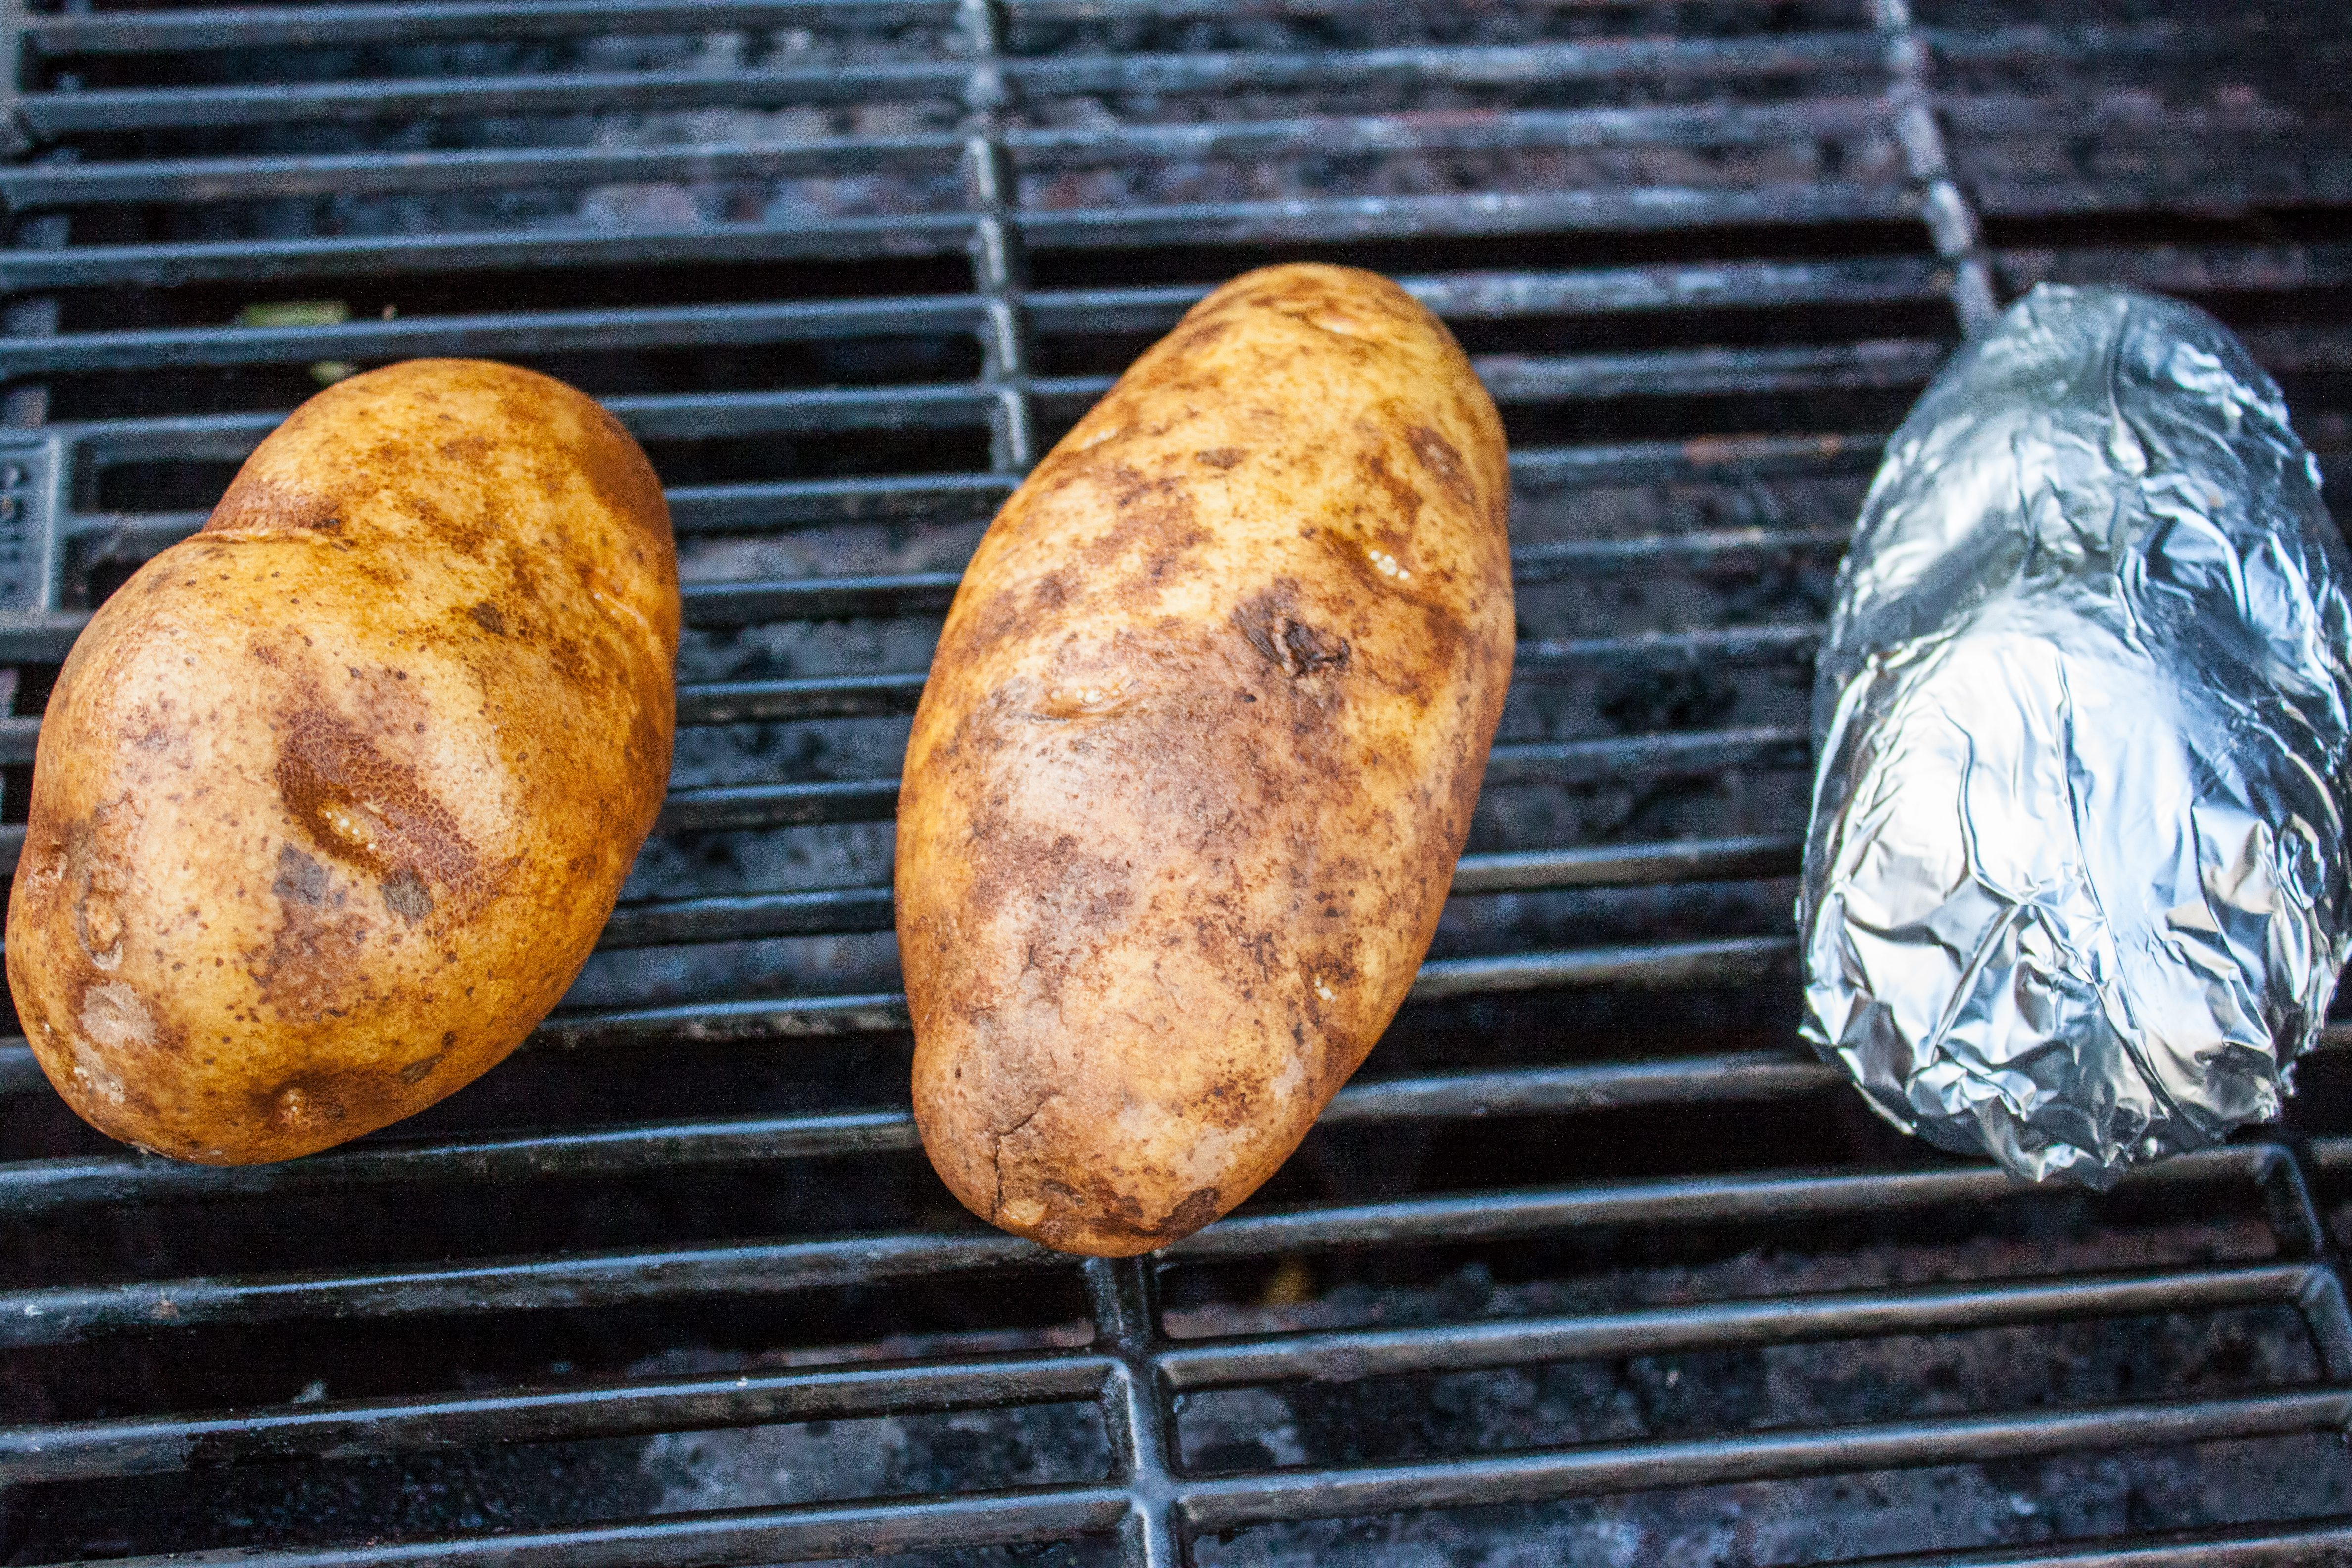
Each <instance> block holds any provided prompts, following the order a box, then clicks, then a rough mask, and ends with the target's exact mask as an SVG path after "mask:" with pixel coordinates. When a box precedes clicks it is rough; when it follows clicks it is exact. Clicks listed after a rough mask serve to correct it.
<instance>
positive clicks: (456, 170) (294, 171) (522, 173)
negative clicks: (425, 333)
mask: <svg viewBox="0 0 2352 1568" xmlns="http://www.w3.org/2000/svg"><path fill="white" fill-rule="evenodd" d="M1884 127H1885V108H1884V106H1883V105H1882V104H1880V103H1878V102H1877V101H1875V100H1870V99H1859V98H1843V99H1842V98H1821V99H1806V100H1798V101H1796V102H1793V103H1789V104H1762V105H1755V106H1747V107H1742V106H1719V107H1709V108H1706V109H1685V108H1675V107H1656V108H1634V109H1590V110H1499V111H1494V112H1489V113H1484V114H1481V115H1480V116H1478V117H1477V118H1476V119H1475V120H1464V119H1458V118H1452V117H1440V116H1429V117H1417V116H1411V115H1407V116H1396V115H1378V116H1374V115H1336V114H1334V115H1311V116H1302V117H1299V118H1296V119H1286V120H1239V121H1213V122H1208V123H1199V124H1186V123H1178V124H1164V123H1163V124H1142V125H1108V126H1094V125H1088V126H1050V127H1026V126H1007V127H1004V128H1003V129H1002V130H1000V131H999V132H997V137H998V140H999V142H1001V143H1002V144H1003V147H1004V149H1005V151H1006V152H1007V153H1009V154H1011V155H1012V156H1013V159H1014V160H1015V161H1016V162H1017V163H1019V164H1020V165H1021V166H1022V167H1024V168H1031V169H1050V168H1082V167H1088V166H1094V165H1098V164H1106V163H1122V164H1124V163H1150V162H1162V161H1169V162H1172V161H1176V160H1185V161H1191V160H1196V159H1242V158H1270V157H1280V156H1286V155H1320V156H1369V155H1372V154H1387V155H1395V154H1400V153H1467V152H1498V151H1507V150H1512V149H1518V148H1528V147H1541V148H1570V147H1575V148H1597V147H1623V146H1692V147H1722V146H1747V145H1755V144H1758V143H1764V142H1778V141H1782V140H1791V139H1801V138H1811V137H1819V136H1836V135H1853V134H1862V133H1865V132H1875V131H1880V130H1883V129H1884ZM961 154H962V138H961V137H959V136H954V135H914V136H835V137H819V138H814V139H812V140H810V141H807V142H794V143H792V144H789V145H785V146H774V145H769V144H761V143H742V142H699V143H691V144H688V145H685V146H677V147H610V148H606V147H594V148H586V147H583V148H571V147H530V148H497V149H482V150H465V149H454V150H451V151H449V152H446V153H436V154H435V156H434V158H433V160H432V161H431V162H429V163H425V162H420V161H419V160H417V159H416V158H415V157H414V156H412V155H407V154H399V153H320V154H315V155H311V156H281V157H251V158H188V159H171V160H155V161H144V160H130V161H125V162H121V163H103V164H93V165H89V166H76V165H72V164H64V165H41V164H35V165H31V166H26V167H17V168H14V169H7V170H0V197H5V199H6V200H7V201H8V202H9V204H10V205H12V206H16V207H18V208H31V207H43V206H61V205H69V204H71V205H82V204H89V205H101V204H110V203H122V202H174V203H193V202H220V201H235V200H252V199H255V198H258V197H268V196H283V195H328V194H338V195H340V194H343V193H347V192H369V193H377V192H394V191H400V192H412V191H428V190H467V189H475V188H480V187H486V186H488V187H502V188H512V187H519V186H520V187H528V186H534V185H539V186H545V185H563V184H606V183H608V182H613V181H623V180H721V179H778V178H790V177H794V176H799V175H806V174H837V173H848V174H871V173H873V172H875V171H877V170H894V171H895V170H908V171H916V170H926V169H929V170H937V171H941V172H944V171H945V170H946V169H948V168H950V167H952V166H953V165H954V163H955V162H956V160H957V159H958V158H959V157H961Z"/></svg>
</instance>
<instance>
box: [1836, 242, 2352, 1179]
mask: <svg viewBox="0 0 2352 1568" xmlns="http://www.w3.org/2000/svg"><path fill="white" fill-rule="evenodd" d="M2347 571H2352V557H2347V553H2346V551H2345V546H2344V542H2343V539H2342V538H2341V537H2340V536H2339V535H2338V534H2337V532H2336V525H2335V524H2334V523H2333V522H2332V521H2329V518H2328V515H2327V509H2326V505H2325V504H2324V503H2323V501H2322V500H2321V495H2320V474H2319V468H2318V465H2317V464H2316V463H2315V462H2313V460H2312V458H2311V454H2310V452H2309V451H2307V450H2306V449H2305V447H2304V445H2303V443H2302V442H2301V441H2299V440H2297V439H2296V437H2295V434H2294V430H2293V429H2292V428H2291V427H2290V426H2289V425H2288V423H2287V410H2286V405H2285V403H2284V401H2283V400H2282V399H2281V397H2280V395H2279V390H2278V387H2277V386H2276V385H2275V384H2273V382H2272V381H2271V379H2270V377H2269V376H2267V375H2265V374H2263V372H2262V370H2261V368H2260V367H2259V366H2257V365H2256V364H2255V363H2254V362H2253V360H2252V358H2251V357H2250V356H2249V355H2248V354H2247V353H2246V351H2245V348H2244V346H2243V345H2242V344H2241V343H2240V342H2238V341H2237V340H2236V339H2235V338H2233V337H2231V335H2230V333H2229V331H2227V330H2226V329H2225V328H2223V327H2222V326H2221V323H2220V322H2218V321H2214V320H2213V319H2212V318H2211V317H2210V316H2208V315H2206V314H2205V313H2204V312H2203V311H2201V310H2197V309H2195V308H2194V307H2191V306H2189V305H2184V304H2181V303H2179V302H2178V301H2176V300H2166V299H2162V298H2160V297H2158V296H2156V295H2153V294H2148V293H2144V292H2142V291H2140V290H2138V289H2126V288H2086V289H2069V288H2053V287H2043V288H2040V289H2035V290H2034V291H2033V292H2032V294H2030V295H2028V296H2027V297H2026V298H2025V299H2023V300H2020V301H2019V302H2018V303H2017V304H2016V305H2015V306H2013V307H2011V310H2010V311H2009V312H2008V314H2007V315H2006V316H2005V317H2004V318H2003V319H2002V321H2001V322H2000V326H1999V327H1998V328H1996V329H1995V330H1994V331H1991V332H1990V333H1988V334H1986V336H1985V337H1984V338H1983V339H1982V340H1981V341H1979V342H1976V343H1973V344H1971V345H1970V346H1969V347H1968V348H1967V349H1965V350H1964V351H1962V352H1961V353H1959V354H1958V355H1957V356H1956V357H1955V358H1954V359H1953V361H1952V363H1951V364H1950V365H1948V367H1946V369H1945V371H1944V373H1943V374H1941V375H1939V376H1938V377H1937V380H1936V384H1934V385H1933V386H1932V387H1930V388H1929V389H1928V391H1927V395H1926V396H1924V397H1923V398H1921V399H1920V400H1919V405H1918V406H1917V408H1916V409H1915V410H1913V412H1912V414H1911V416H1910V417H1909V418H1908V419H1906V420H1905V421H1904V424H1903V427H1902V428H1901V429H1900V430H1898V431H1896V432H1895V437H1894V439H1893V440H1892V441H1890V442H1889V443H1888V446H1887V453H1886V461H1885V467H1883V468H1881V469H1880V470H1879V474H1878V478H1877V481H1876V482H1875V483H1874V485H1873V486H1872V488H1871V491H1870V497H1869V500H1867V501H1866V502H1865V503H1864V508H1863V514H1862V520H1861V522H1860V523H1859V525H1858V526H1857V528H1856V530H1855V533H1854V543H1853V552H1851V553H1850V554H1849V555H1848V556H1847V558H1846V563H1845V565H1844V567H1843V570H1842V572H1841V574H1840V576H1839V579H1838V591H1837V600H1836V603H1835V605H1834V606H1833V607H1832V613H1831V616H1830V626H1829V636H1828V638H1827V640H1826V642H1825V643H1824V644H1823V647H1822V658H1821V665H1820V670H1819V685H1818V686H1817V687H1816V689H1815V693H1814V709H1813V715H1814V727H1815V733H1816V735H1817V736H1818V737H1819V740H1820V744H1821V769H1820V774H1819V778H1818V782H1817V784H1816V788H1815V796H1814V805H1813V822H1812V832H1811V839H1810V842H1809V844H1808V847H1807V849H1806V853H1805V876H1804V883H1803V892H1802V900H1801V905H1800V908H1799V913H1798V921H1799V924H1800V926H1801V930H1802V933H1803V942H1804V954H1805V970H1806V988H1805V1022H1804V1029H1805V1034H1806V1036H1807V1037H1808V1038H1809V1039H1811V1041H1812V1042H1813V1044H1814V1045H1815V1046H1816V1047H1818V1048H1820V1049H1821V1050H1822V1053H1823V1054H1824V1055H1826V1056H1827V1057H1829V1058H1831V1059H1832V1060H1834V1061H1836V1062H1837V1063H1839V1064H1840V1065H1841V1066H1843V1068H1845V1070H1846V1071H1847V1072H1848V1073H1849V1074H1850V1075H1851V1076H1852V1077H1853V1080H1854V1081H1855V1082H1856V1083H1857V1084H1858V1085H1859V1086H1861V1088H1862V1089H1863V1090H1864V1093H1865V1094H1866V1095H1867V1096H1868V1097H1869V1100H1870V1103H1871V1105H1872V1106H1873V1107H1874V1109H1876V1110H1878V1111H1879V1112H1880V1113H1881V1114H1882V1115H1884V1116H1885V1117H1886V1118H1887V1119H1888V1120H1889V1121H1893V1122H1894V1123H1895V1125H1897V1126H1899V1127H1902V1128H1903V1129H1905V1130H1906V1131H1915V1132H1916V1133H1918V1134H1919V1135H1920V1136H1922V1137H1924V1138H1926V1139H1927V1140H1929V1141H1930V1142H1934V1143H1937V1144H1938V1145H1940V1146H1941V1147H1943V1148H1947V1149H1951V1150H1956V1151H1962V1152H1983V1153H1986V1154H1990V1155H1991V1156H1992V1157H1993V1158H1994V1159H1996V1160H1998V1161H2000V1163H2002V1164H2003V1165H2004V1166H2006V1167H2007V1168H2008V1169H2009V1170H2011V1172H2013V1173H2016V1174H2018V1175H2020V1176H2022V1177H2027V1178H2031V1179H2034V1180H2040V1179H2042V1178H2044V1177H2062V1178H2065V1179H2068V1180H2074V1181H2079V1182H2084V1183H2086V1184H2091V1185H2094V1186H2105V1185H2107V1184H2111V1183H2113V1182H2114V1181H2116V1179H2117V1178H2118V1177H2120V1176H2121V1175H2122V1174H2123V1173H2124V1171H2125V1170H2126V1169H2127V1168H2128V1167H2130V1166H2132V1165H2134V1164H2137V1163H2141V1162H2144V1161H2148V1160H2155V1159H2159V1158H2161V1157H2163V1156H2165V1155H2168V1154H2172V1153H2178V1152H2183V1151H2186V1150H2192V1149H2200V1148H2204V1147H2207V1146H2209V1145H2211V1144H2213V1143H2216V1142H2220V1141H2221V1139H2223V1138H2225V1137H2227V1136H2228V1135H2229V1134H2230V1132H2231V1130H2232V1129H2233V1128H2235V1127H2237V1126H2238V1125H2239V1124H2241V1123H2242V1122H2247V1121H2270V1120H2273V1119H2274V1118H2276V1117H2277V1116H2278V1115H2279V1114H2280V1110H2281V1104H2282V1101H2283V1100H2284V1097H2285V1095H2286V1093H2287V1091H2288V1090H2289V1089H2290V1088H2291V1087H2292V1085H2293V1081H2294V1079H2293V1063H2294V1058H2295V1057H2296V1056H2297V1055H2299V1054H2300V1053H2301V1052H2303V1051H2305V1050H2307V1049H2309V1048H2310V1047H2311V1046H2312V1044H2313V1043H2314V1042H2315V1040H2316V1038H2317V1037H2318V1034H2319V1031H2320V1028H2321V1026H2322V1025H2323V1024H2324V1023H2325V1022H2326V1016H2327V1008H2328V1003H2329V999H2330V998H2331V997H2332V996H2333V995H2334V994H2335V991H2336V975H2337V973H2338V971H2340V970H2341V969H2342V967H2343V965H2344V962H2345V958H2346V955H2347V950H2352V847H2347V833H2346V826H2345V821H2344V813H2345V808H2346V806H2347V804H2352V608H2347V601H2346V597H2345V584H2346V581H2347Z"/></svg>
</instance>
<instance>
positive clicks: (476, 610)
mask: <svg viewBox="0 0 2352 1568" xmlns="http://www.w3.org/2000/svg"><path fill="white" fill-rule="evenodd" d="M466 614H467V616H468V617H470V618H471V619H472V621H473V623H474V624H475V625H476V626H479V627H481V628H482V629H483V630H484V631H486V632H488V633H489V634H490V635H491V636H492V637H504V636H506V635H507V618H506V616H504V615H502V614H500V613H499V607H498V606H497V605H493V604H491V603H490V602H489V601H488V599H484V600H482V601H481V602H480V603H478V604H477V605H474V607H473V608H471V609H469V610H467V612H466Z"/></svg>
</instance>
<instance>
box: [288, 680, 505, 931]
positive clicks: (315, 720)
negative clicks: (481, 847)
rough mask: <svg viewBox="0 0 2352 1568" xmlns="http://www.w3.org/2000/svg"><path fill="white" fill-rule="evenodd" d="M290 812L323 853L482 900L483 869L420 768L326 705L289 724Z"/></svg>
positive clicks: (309, 709) (377, 872) (291, 719)
mask: <svg viewBox="0 0 2352 1568" xmlns="http://www.w3.org/2000/svg"><path fill="white" fill-rule="evenodd" d="M275 779H276V783H277V785H278V795H279V798H280V799H281V800H283V801H284V802H285V805H286V810H287V812H288V814H289V816H291V817H292V818H293V819H294V821H295V822H296V823H298V824H299V825H300V826H302V828H303V829H304V830H305V831H306V832H307V833H308V834H309V835H310V838H311V841H312V842H313V843H314V844H316V845H317V846H318V847H320V849H322V850H324V851H326V852H327V853H329V854H331V855H334V856H336V857H338V858H342V859H346V860H350V861H352V862H353V863H355V864H357V865H359V866H362V867H363V868H366V869H367V870H369V871H372V872H373V873H374V874H375V875H376V876H377V877H378V878H387V877H390V876H392V875H394V873H395V872H405V873H406V874H407V875H408V876H410V877H412V878H415V879H418V880H419V881H420V883H421V882H423V881H425V880H428V879H429V880H430V881H432V882H435V883H437V884H439V885H440V886H441V887H442V888H443V889H447V890H448V891H450V892H453V893H457V894H460V895H465V896H467V897H468V898H469V899H472V900H478V898H479V897H480V896H481V894H482V892H483V890H484V889H481V888H480V887H479V885H478V884H479V882H480V877H479V874H478V873H479V867H478V858H477V857H476V855H475V853H474V849H473V847H472V846H470V845H469V844H467V842H466V839H465V836H464V835H463V833H462V832H461V831H460V830H459V828H458V826H457V816H455V814H453V813H452V812H451V811H450V810H449V808H448V807H447V806H446V805H443V804H442V803H441V802H440V800H439V799H438V798H437V797H436V796H435V795H433V793H432V792H431V791H430V790H429V789H427V788H426V787H425V784H424V783H423V781H422V780H421V779H420V778H419V777H418V775H417V773H416V770H415V768H414V767H412V766H410V765H409V764H408V763H404V762H400V761H397V760H395V759H394V758H392V757H389V756H386V755H385V754H384V753H383V752H382V751H380V750H379V749H378V748H377V747H376V746H375V744H374V743H373V742H372V741H371V740H370V738H369V737H368V735H367V734H366V732H365V731H362V729H361V728H360V727H359V726H358V725H357V724H355V723H353V722H352V721H350V720H349V719H346V718H345V717H343V715H342V714H341V713H339V712H337V711H336V710H333V709H331V708H329V707H327V706H325V705H324V704H323V703H319V702H314V703H313V704H312V705H310V706H307V707H304V708H302V709H299V710H297V711H295V712H294V713H293V714H291V715H289V718H288V719H287V721H286V723H285V728H284V731H283V734H282V737H281V739H280V741H279V744H278V767H277V770H276V773H275Z"/></svg>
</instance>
